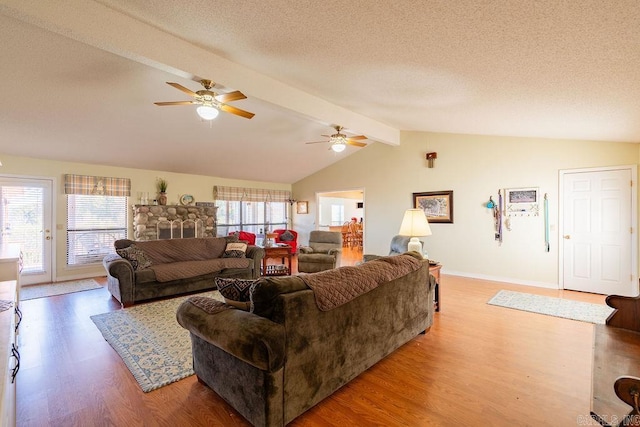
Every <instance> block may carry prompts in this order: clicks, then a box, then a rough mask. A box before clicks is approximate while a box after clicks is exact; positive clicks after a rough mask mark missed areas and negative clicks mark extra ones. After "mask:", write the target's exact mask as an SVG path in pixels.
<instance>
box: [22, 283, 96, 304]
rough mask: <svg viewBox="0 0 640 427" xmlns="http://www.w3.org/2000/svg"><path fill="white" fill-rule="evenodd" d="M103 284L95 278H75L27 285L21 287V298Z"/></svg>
mask: <svg viewBox="0 0 640 427" xmlns="http://www.w3.org/2000/svg"><path fill="white" fill-rule="evenodd" d="M101 287H102V285H100V284H99V283H98V282H96V281H95V280H93V279H84V280H73V281H71V282H59V283H48V284H46V285H25V286H22V287H20V300H21V301H24V300H27V299H36V298H44V297H52V296H55V295H64V294H71V293H74V292H80V291H89V290H91V289H99V288H101Z"/></svg>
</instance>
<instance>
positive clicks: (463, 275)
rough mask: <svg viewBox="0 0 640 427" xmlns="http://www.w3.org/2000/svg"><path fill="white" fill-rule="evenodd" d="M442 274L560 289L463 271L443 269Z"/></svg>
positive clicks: (557, 286)
mask: <svg viewBox="0 0 640 427" xmlns="http://www.w3.org/2000/svg"><path fill="white" fill-rule="evenodd" d="M442 274H446V275H450V276H460V277H468V278H470V279H481V280H490V281H492V282H503V283H511V284H514V285H523V286H533V287H536V288H546V289H560V285H559V284H558V283H547V282H533V281H531V280H526V281H524V280H521V279H514V278H509V277H500V276H490V275H486V274H477V273H467V272H463V271H450V270H445V269H444V268H443V269H442Z"/></svg>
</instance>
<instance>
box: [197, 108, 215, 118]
mask: <svg viewBox="0 0 640 427" xmlns="http://www.w3.org/2000/svg"><path fill="white" fill-rule="evenodd" d="M196 112H197V113H198V115H199V116H200V117H201V118H203V119H204V120H213V119H215V118H216V117H218V113H219V111H218V109H217V108H215V107H211V106H209V105H201V106H199V107H198V108H196Z"/></svg>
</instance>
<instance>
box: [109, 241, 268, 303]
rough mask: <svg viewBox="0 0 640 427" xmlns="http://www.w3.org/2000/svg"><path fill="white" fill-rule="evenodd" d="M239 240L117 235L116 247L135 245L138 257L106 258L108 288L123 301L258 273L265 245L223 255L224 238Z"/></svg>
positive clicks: (191, 289) (197, 288)
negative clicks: (134, 238) (140, 239)
mask: <svg viewBox="0 0 640 427" xmlns="http://www.w3.org/2000/svg"><path fill="white" fill-rule="evenodd" d="M237 241H238V238H237V236H227V237H205V238H190V239H172V240H150V241H143V242H136V241H132V240H126V239H124V240H116V242H115V244H114V245H115V248H116V251H118V252H120V253H123V252H122V251H123V250H132V249H134V248H135V250H134V253H135V255H136V257H138V256H139V257H140V260H138V259H136V257H131V258H132V259H131V260H128V259H125V258H123V257H121V256H120V255H117V254H114V255H108V256H106V257H105V258H104V260H103V265H104V268H105V270H106V271H107V286H108V289H109V292H111V295H113V297H114V298H115V299H117V300H118V301H119V302H120V303H121V304H122V305H123V306H124V307H127V306H130V305H133V304H134V303H136V302H139V301H144V300H150V299H154V298H160V297H167V296H173V295H178V294H184V293H189V292H195V291H201V290H206V289H215V287H216V286H215V283H214V280H213V279H214V277H236V278H242V279H255V278H257V277H259V276H260V265H261V262H262V258H263V257H264V249H262V248H259V247H257V246H252V245H249V246H248V247H247V251H246V257H243V258H225V257H224V252H225V248H226V246H227V243H230V242H237ZM132 245H133V246H132ZM143 264H144V265H143ZM147 264H150V265H147Z"/></svg>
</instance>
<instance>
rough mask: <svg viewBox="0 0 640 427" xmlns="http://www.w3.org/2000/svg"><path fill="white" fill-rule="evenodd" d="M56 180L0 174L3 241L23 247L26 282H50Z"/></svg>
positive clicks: (0, 237)
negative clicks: (54, 186)
mask: <svg viewBox="0 0 640 427" xmlns="http://www.w3.org/2000/svg"><path fill="white" fill-rule="evenodd" d="M52 189H53V181H52V180H50V179H36V178H11V177H0V202H1V203H0V243H15V244H18V245H20V248H21V250H22V275H21V278H20V281H21V283H22V284H23V285H29V284H34V283H46V282H51V281H52V279H53V272H52V270H53V269H52V265H53V261H52V247H53V245H52V241H53V233H52V231H51V230H52V228H51V224H52V222H53V221H52V216H53V214H52V212H53V209H52Z"/></svg>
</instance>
